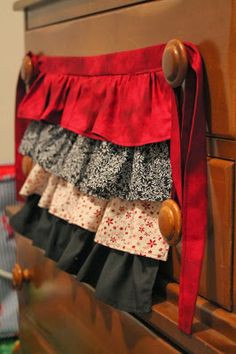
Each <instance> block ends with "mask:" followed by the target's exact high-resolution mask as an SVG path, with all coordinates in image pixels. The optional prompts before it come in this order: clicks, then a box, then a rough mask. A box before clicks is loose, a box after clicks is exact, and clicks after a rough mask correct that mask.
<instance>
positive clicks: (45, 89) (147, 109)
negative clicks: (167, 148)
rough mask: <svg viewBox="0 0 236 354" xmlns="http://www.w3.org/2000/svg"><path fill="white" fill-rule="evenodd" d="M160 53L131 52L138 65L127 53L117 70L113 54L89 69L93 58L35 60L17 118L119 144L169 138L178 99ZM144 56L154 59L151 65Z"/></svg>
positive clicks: (157, 140)
mask: <svg viewBox="0 0 236 354" xmlns="http://www.w3.org/2000/svg"><path fill="white" fill-rule="evenodd" d="M149 52H150V53H149ZM162 52H163V46H162V47H160V46H159V47H156V49H154V50H153V49H152V48H146V50H145V51H143V52H142V53H141V51H139V53H138V51H136V53H135V51H133V56H134V58H133V59H136V60H137V59H138V61H139V62H135V61H134V62H133V63H132V59H130V54H128V57H127V54H126V53H119V57H121V62H123V67H120V69H119V65H115V64H111V61H112V60H114V59H112V55H106V56H100V58H99V57H96V63H93V67H91V66H90V65H88V62H93V58H77V59H76V58H73V59H72V58H70V60H67V61H66V58H63V60H60V58H52V57H51V58H50V57H44V56H41V57H36V56H33V58H34V65H35V68H34V72H35V77H34V81H33V83H32V85H31V86H30V89H29V92H28V93H27V94H26V95H25V96H24V98H23V100H22V101H21V103H20V104H19V107H18V110H17V116H18V118H23V119H31V120H47V121H48V122H50V123H57V124H59V125H61V127H63V128H66V129H68V130H71V131H73V132H75V133H76V134H82V135H84V136H87V137H90V138H93V139H102V140H106V141H110V142H112V143H114V144H118V145H122V146H140V145H144V144H150V143H155V142H160V141H165V140H168V139H170V136H171V120H172V114H173V111H176V99H175V95H174V92H173V90H172V89H171V87H170V85H169V84H168V83H167V82H166V80H165V78H164V74H163V72H162V70H161V63H160V54H161V53H162ZM147 55H153V56H155V55H156V58H155V57H153V59H152V63H150V58H148V60H147ZM113 57H114V56H113ZM124 58H126V59H124ZM116 60H117V55H116ZM126 60H127V62H126ZM53 62H54V65H53V64H52V63H53ZM77 63H78V64H77Z"/></svg>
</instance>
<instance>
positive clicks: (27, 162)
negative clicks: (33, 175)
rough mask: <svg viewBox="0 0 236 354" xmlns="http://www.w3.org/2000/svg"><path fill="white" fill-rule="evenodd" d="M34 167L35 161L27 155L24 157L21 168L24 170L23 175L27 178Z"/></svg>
mask: <svg viewBox="0 0 236 354" xmlns="http://www.w3.org/2000/svg"><path fill="white" fill-rule="evenodd" d="M32 167H33V160H32V159H31V157H29V156H27V155H25V156H23V158H22V162H21V168H22V172H23V175H24V176H25V177H27V176H28V174H29V173H30V171H31V169H32Z"/></svg>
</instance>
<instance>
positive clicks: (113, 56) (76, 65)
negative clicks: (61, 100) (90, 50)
mask: <svg viewBox="0 0 236 354" xmlns="http://www.w3.org/2000/svg"><path fill="white" fill-rule="evenodd" d="M164 48H165V44H160V45H155V46H150V47H146V48H141V49H134V50H129V51H122V52H118V53H110V54H104V55H96V56H84V57H53V56H52V57H49V56H40V57H36V58H37V59H36V61H37V60H38V68H39V71H40V72H43V73H55V74H61V75H78V76H103V75H128V74H139V73H145V72H150V71H159V70H162V68H161V61H162V54H163V50H164ZM36 61H35V62H36Z"/></svg>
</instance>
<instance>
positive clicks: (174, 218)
mask: <svg viewBox="0 0 236 354" xmlns="http://www.w3.org/2000/svg"><path fill="white" fill-rule="evenodd" d="M159 228H160V231H161V234H162V236H163V237H164V239H165V240H166V242H167V243H168V244H169V245H171V246H174V245H176V244H177V243H178V242H179V241H180V239H181V211H180V208H179V206H178V204H177V203H176V202H175V201H174V200H172V199H167V200H165V201H164V202H163V203H162V205H161V209H160V212H159Z"/></svg>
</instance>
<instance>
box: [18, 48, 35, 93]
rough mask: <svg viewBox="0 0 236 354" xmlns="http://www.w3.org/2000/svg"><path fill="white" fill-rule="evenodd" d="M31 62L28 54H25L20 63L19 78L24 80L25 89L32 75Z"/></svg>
mask: <svg viewBox="0 0 236 354" xmlns="http://www.w3.org/2000/svg"><path fill="white" fill-rule="evenodd" d="M33 71H34V67H33V63H32V60H31V58H30V56H29V55H26V56H25V57H24V59H23V62H22V65H21V72H20V73H21V78H22V80H23V81H24V82H25V85H26V89H27V90H28V88H29V84H30V81H31V79H32V77H33Z"/></svg>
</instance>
